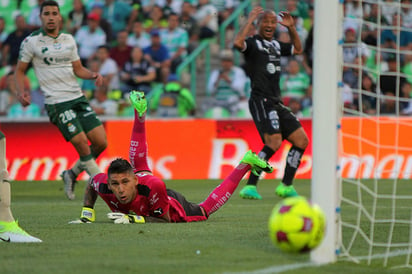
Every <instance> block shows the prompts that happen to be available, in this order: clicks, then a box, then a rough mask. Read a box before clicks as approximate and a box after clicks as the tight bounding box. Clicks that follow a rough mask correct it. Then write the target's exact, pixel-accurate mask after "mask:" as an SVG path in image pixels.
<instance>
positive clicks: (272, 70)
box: [266, 63, 276, 74]
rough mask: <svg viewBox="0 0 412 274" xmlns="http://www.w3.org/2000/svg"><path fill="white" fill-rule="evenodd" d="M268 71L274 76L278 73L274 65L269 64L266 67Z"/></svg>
mask: <svg viewBox="0 0 412 274" xmlns="http://www.w3.org/2000/svg"><path fill="white" fill-rule="evenodd" d="M266 70H267V71H268V72H269V73H270V74H274V73H275V72H276V67H275V65H274V64H272V63H268V64H267V65H266Z"/></svg>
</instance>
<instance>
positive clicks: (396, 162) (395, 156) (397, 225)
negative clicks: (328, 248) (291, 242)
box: [315, 0, 412, 267]
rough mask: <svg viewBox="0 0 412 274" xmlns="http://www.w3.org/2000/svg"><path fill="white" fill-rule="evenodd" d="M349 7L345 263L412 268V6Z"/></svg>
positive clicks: (343, 152) (342, 160)
mask: <svg viewBox="0 0 412 274" xmlns="http://www.w3.org/2000/svg"><path fill="white" fill-rule="evenodd" d="M342 6H343V7H342V8H343V22H342V34H341V35H342V40H341V48H342V53H343V54H342V59H343V62H342V67H341V70H342V79H341V82H340V85H339V88H338V90H339V93H338V97H339V99H340V102H341V105H340V109H341V115H342V116H341V117H340V119H339V121H340V130H339V132H338V148H339V149H338V154H339V161H338V186H339V193H340V197H338V201H339V203H338V207H337V211H338V243H339V244H338V249H337V255H338V260H342V259H343V260H350V261H354V262H360V263H366V264H369V265H375V264H376V265H383V266H385V267H411V260H410V259H411V258H410V256H411V253H412V181H411V177H412V100H411V96H412V88H411V83H412V51H411V50H412V2H411V1H409V0H408V1H404V0H402V1H400V0H392V1H389V0H386V1H383V0H354V1H344V3H342ZM315 24H316V21H315Z"/></svg>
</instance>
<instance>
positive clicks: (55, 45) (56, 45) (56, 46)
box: [53, 43, 62, 49]
mask: <svg viewBox="0 0 412 274" xmlns="http://www.w3.org/2000/svg"><path fill="white" fill-rule="evenodd" d="M53 47H54V49H61V48H62V44H60V43H54V44H53Z"/></svg>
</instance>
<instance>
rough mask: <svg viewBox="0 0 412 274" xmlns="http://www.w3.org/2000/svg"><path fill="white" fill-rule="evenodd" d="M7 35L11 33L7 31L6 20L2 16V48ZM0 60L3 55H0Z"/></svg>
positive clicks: (0, 20)
mask: <svg viewBox="0 0 412 274" xmlns="http://www.w3.org/2000/svg"><path fill="white" fill-rule="evenodd" d="M7 36H9V34H8V33H7V31H6V20H5V19H4V17H1V16H0V49H1V48H2V47H3V43H4V41H6V39H7ZM0 60H1V55H0ZM0 64H1V63H0Z"/></svg>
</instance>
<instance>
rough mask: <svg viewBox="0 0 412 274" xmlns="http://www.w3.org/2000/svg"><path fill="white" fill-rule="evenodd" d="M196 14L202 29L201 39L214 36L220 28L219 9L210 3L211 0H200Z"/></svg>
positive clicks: (200, 32) (200, 31)
mask: <svg viewBox="0 0 412 274" xmlns="http://www.w3.org/2000/svg"><path fill="white" fill-rule="evenodd" d="M198 3H199V4H198V6H197V10H196V13H195V15H194V17H195V19H196V21H197V23H198V25H199V27H200V30H199V39H205V38H212V37H214V36H215V35H216V33H217V31H218V29H219V23H218V13H217V9H216V8H215V7H214V6H213V5H212V4H211V3H209V0H199V1H198Z"/></svg>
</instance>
